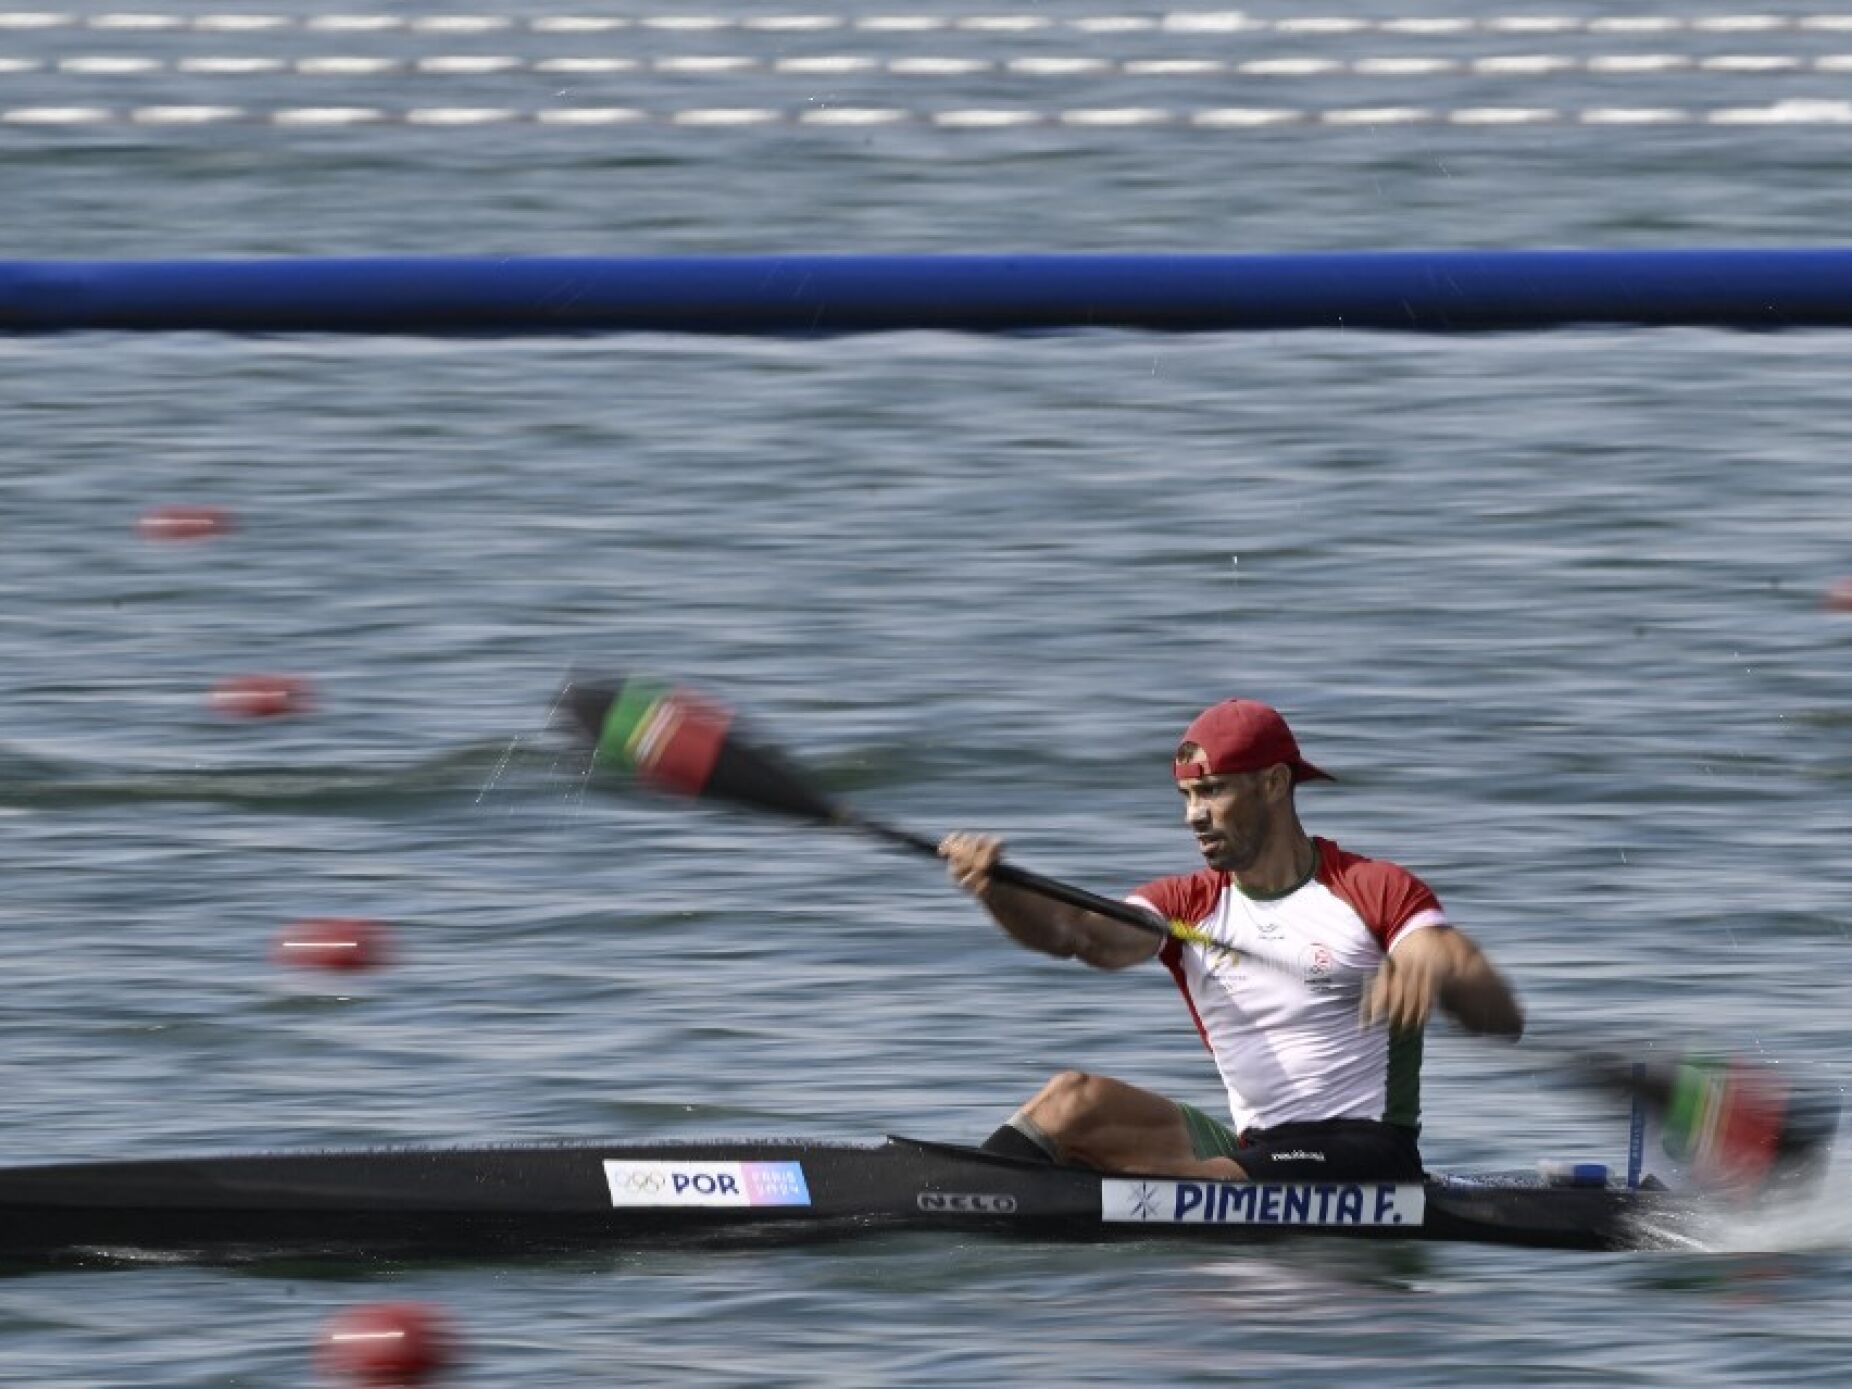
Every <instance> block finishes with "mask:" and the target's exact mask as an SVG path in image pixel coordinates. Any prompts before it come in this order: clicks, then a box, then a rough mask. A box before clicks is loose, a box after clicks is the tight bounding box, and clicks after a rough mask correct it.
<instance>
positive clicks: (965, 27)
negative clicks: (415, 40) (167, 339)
mask: <svg viewBox="0 0 1852 1389" xmlns="http://www.w3.org/2000/svg"><path fill="white" fill-rule="evenodd" d="M50 29H90V30H97V31H104V32H118V33H122V32H127V33H162V32H173V31H186V30H191V31H195V32H203V33H234V34H236V33H268V32H288V31H299V32H305V33H341V34H376V33H396V32H407V33H429V34H494V33H504V32H508V31H510V30H525V31H527V32H531V33H538V34H546V33H554V34H587V33H612V32H617V31H620V30H626V29H641V30H645V31H650V30H654V31H658V32H664V33H717V32H724V31H728V30H745V31H756V32H762V33H784V34H791V33H828V32H833V31H838V30H854V31H861V32H867V33H888V34H909V33H944V32H963V33H988V34H1029V33H1043V32H1048V31H1063V30H1065V31H1069V32H1076V33H1091V34H1132V33H1185V34H1254V33H1273V34H1303V35H1313V36H1323V35H1332V36H1339V35H1345V34H1360V33H1385V34H1416V35H1436V36H1443V35H1455V34H1479V33H1490V34H1569V33H1592V34H1664V33H1677V32H1691V33H1713V34H1714V33H1723V34H1738V33H1769V32H1775V31H1779V30H1784V29H1796V30H1815V31H1828V32H1847V31H1852V13H1845V14H1797V13H1773V14H1770V13H1747V14H1722V15H1707V14H1693V15H1640V14H1625V13H1621V14H1608V15H1550V14H1511V15H1493V16H1485V17H1455V16H1421V15H1408V16H1401V17H1390V18H1383V19H1370V18H1363V17H1358V16H1348V15H1323V16H1321V15H1308V16H1286V17H1280V18H1268V17H1264V16H1256V15H1250V14H1247V13H1246V12H1245V11H1241V10H1173V11H1167V12H1161V13H1143V14H1119V15H1084V16H1074V17H1071V18H1055V17H1051V16H1048V15H1038V14H992V15H936V14H930V13H920V14H885V15H839V14H796V13H793V14H782V15H723V14H709V15H699V14H693V15H683V14H653V15H571V14H553V15H532V16H517V15H456V14H448V15H447V14H425V15H400V14H332V15H291V14H235V13H220V14H197V15H188V14H175V13H147V12H116V13H104V14H90V15H82V14H74V13H71V12H68V11H60V10H4V11H0V30H14V31H42V30H50Z"/></svg>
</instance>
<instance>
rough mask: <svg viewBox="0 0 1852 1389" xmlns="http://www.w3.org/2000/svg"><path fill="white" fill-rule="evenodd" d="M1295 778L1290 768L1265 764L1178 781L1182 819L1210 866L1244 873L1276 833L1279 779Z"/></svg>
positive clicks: (1288, 780)
mask: <svg viewBox="0 0 1852 1389" xmlns="http://www.w3.org/2000/svg"><path fill="white" fill-rule="evenodd" d="M1291 779H1292V777H1291V773H1290V772H1288V771H1287V769H1286V768H1284V767H1267V768H1264V769H1262V770H1261V771H1258V772H1224V773H1222V774H1221V775H1219V776H1205V777H1193V778H1191V779H1190V780H1188V781H1180V782H1178V783H1177V790H1178V791H1179V792H1181V793H1182V795H1183V821H1184V823H1185V824H1186V825H1188V826H1189V827H1190V833H1191V834H1193V835H1195V836H1196V847H1197V849H1199V850H1200V851H1201V853H1202V856H1203V858H1204V860H1205V861H1206V862H1207V863H1208V864H1209V866H1210V867H1211V868H1220V869H1223V870H1225V871H1227V872H1230V873H1240V872H1243V871H1244V870H1246V869H1248V868H1251V867H1252V866H1253V865H1254V863H1255V862H1256V861H1257V860H1258V859H1259V858H1260V853H1261V850H1262V849H1263V848H1265V847H1266V844H1267V839H1268V837H1269V836H1270V835H1271V834H1272V832H1273V825H1274V804H1275V801H1276V799H1277V792H1278V789H1279V784H1280V783H1281V782H1282V781H1285V782H1287V783H1289V784H1290V782H1291Z"/></svg>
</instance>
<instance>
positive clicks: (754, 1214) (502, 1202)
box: [0, 1137, 1695, 1265]
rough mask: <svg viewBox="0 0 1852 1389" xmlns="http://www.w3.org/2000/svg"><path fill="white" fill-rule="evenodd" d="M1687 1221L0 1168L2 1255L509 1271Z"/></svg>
mask: <svg viewBox="0 0 1852 1389" xmlns="http://www.w3.org/2000/svg"><path fill="white" fill-rule="evenodd" d="M1694 1214H1695V1211H1694V1209H1693V1208H1692V1206H1691V1205H1690V1203H1689V1202H1688V1200H1687V1199H1686V1198H1684V1197H1681V1196H1679V1195H1677V1194H1675V1193H1671V1192H1667V1191H1655V1190H1642V1189H1636V1188H1628V1187H1626V1186H1623V1185H1620V1184H1618V1183H1615V1182H1613V1181H1611V1180H1609V1179H1608V1178H1607V1177H1606V1172H1605V1169H1603V1168H1600V1167H1592V1168H1571V1169H1568V1170H1566V1171H1562V1172H1557V1173H1555V1174H1554V1175H1543V1174H1541V1173H1539V1172H1529V1173H1525V1172H1515V1173H1497V1172H1482V1173H1464V1172H1452V1173H1435V1174H1430V1175H1428V1176H1427V1178H1426V1179H1425V1180H1423V1181H1419V1182H1392V1181H1384V1182H1303V1181H1301V1182H1266V1183H1247V1182H1214V1181H1199V1180H1190V1179H1180V1178H1176V1177H1166V1176H1138V1175H1123V1176H1121V1175H1108V1174H1102V1173H1100V1172H1096V1171H1092V1170H1090V1169H1084V1168H1074V1167H1056V1166H1049V1165H1046V1164H1038V1163H1029V1162H1021V1161H1018V1160H1016V1159H1013V1158H1006V1157H999V1156H996V1155H994V1154H991V1153H987V1152H984V1151H982V1150H980V1149H976V1148H970V1147H963V1146H959V1145H956V1144H948V1143H936V1142H929V1141H923V1140H918V1139H910V1138H900V1137H889V1138H887V1139H884V1140H881V1141H810V1140H776V1141H774V1140H759V1139H747V1140H734V1141H712V1142H684V1141H670V1142H652V1143H635V1142H627V1143H585V1142H571V1143H559V1144H548V1145H510V1146H504V1147H497V1146H483V1147H462V1148H448V1149H445V1148H428V1149H427V1148H393V1149H380V1150H353V1151H336V1152H305V1153H270V1154H245V1155H232V1156H215V1157H198V1158H160V1159H151V1160H143V1161H114V1162H80V1163H57V1164H47V1165H42V1166H23V1167H12V1168H0V1262H4V1263H7V1264H12V1265H19V1264H43V1263H58V1264H64V1263H70V1262H79V1263H87V1262H99V1261H111V1260H135V1259H137V1258H141V1257H149V1256H152V1257H159V1258H162V1259H164V1260H172V1259H174V1258H186V1259H195V1260H207V1261H246V1260H251V1259H263V1258H300V1257H309V1258H338V1259H381V1258H430V1257H439V1258H442V1257H465V1258H480V1257H488V1258H510V1257H522V1256H533V1255H541V1256H544V1255H549V1254H559V1253H569V1252H574V1251H587V1250H591V1251H596V1250H601V1249H620V1248H639V1247H642V1248H647V1247H652V1246H668V1245H676V1244H687V1243H701V1242H710V1243H711V1242H722V1243H734V1242H740V1241H748V1242H750V1241H764V1240H776V1241H781V1242H804V1241H811V1240H818V1241H821V1240H833V1239H841V1238H844V1237H847V1236H852V1235H862V1234H870V1233H878V1232H883V1231H937V1232H945V1233H953V1232H957V1233H980V1232H981V1233H987V1234H993V1235H998V1236H1003V1237H1015V1238H1023V1239H1042V1240H1080V1241H1112V1240H1124V1239H1135V1240H1155V1239H1177V1238H1184V1239H1197V1240H1209V1241H1219V1242H1223V1243H1232V1244H1241V1243H1249V1242H1257V1241H1265V1240H1272V1239H1278V1238H1281V1237H1287V1236H1307V1237H1327V1238H1328V1237H1342V1238H1349V1239H1399V1240H1429V1241H1435V1240H1439V1241H1466V1242H1473V1243H1483V1244H1503V1245H1522V1246H1529V1247H1535V1248H1548V1249H1624V1248H1631V1247H1640V1246H1643V1245H1649V1244H1658V1243H1664V1242H1665V1241H1666V1240H1667V1238H1668V1237H1669V1233H1670V1232H1675V1231H1676V1229H1677V1228H1678V1226H1679V1225H1680V1224H1681V1223H1683V1222H1686V1221H1688V1220H1689V1219H1690V1218H1691V1217H1692V1216H1693V1215H1694Z"/></svg>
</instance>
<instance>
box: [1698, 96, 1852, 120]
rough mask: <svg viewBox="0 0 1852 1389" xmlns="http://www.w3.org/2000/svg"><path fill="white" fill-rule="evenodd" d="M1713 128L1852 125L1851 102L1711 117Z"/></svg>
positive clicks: (1784, 105)
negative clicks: (1731, 126) (1727, 126)
mask: <svg viewBox="0 0 1852 1389" xmlns="http://www.w3.org/2000/svg"><path fill="white" fill-rule="evenodd" d="M1710 123H1711V124H1712V125H1852V102H1848V101H1778V102H1776V103H1775V104H1774V105H1773V106H1738V107H1730V108H1726V109H1724V110H1720V111H1712V112H1711V113H1710Z"/></svg>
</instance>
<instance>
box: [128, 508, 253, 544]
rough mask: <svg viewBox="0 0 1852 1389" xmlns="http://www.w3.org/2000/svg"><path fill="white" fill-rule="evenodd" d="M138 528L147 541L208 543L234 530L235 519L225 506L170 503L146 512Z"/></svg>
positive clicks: (138, 522) (137, 523) (136, 526)
mask: <svg viewBox="0 0 1852 1389" xmlns="http://www.w3.org/2000/svg"><path fill="white" fill-rule="evenodd" d="M135 528H136V529H137V530H138V531H140V532H141V534H142V538H143V539H145V540H207V539H210V538H211V537H212V536H215V535H224V534H225V533H226V532H227V531H229V530H231V529H232V518H231V513H230V512H229V511H227V510H225V508H224V507H221V506H183V505H179V504H174V503H170V504H168V505H166V506H157V507H154V508H152V509H151V510H149V511H145V512H143V513H142V517H141V520H139V521H137V522H136V523H135Z"/></svg>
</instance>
